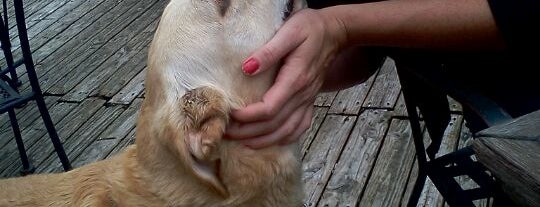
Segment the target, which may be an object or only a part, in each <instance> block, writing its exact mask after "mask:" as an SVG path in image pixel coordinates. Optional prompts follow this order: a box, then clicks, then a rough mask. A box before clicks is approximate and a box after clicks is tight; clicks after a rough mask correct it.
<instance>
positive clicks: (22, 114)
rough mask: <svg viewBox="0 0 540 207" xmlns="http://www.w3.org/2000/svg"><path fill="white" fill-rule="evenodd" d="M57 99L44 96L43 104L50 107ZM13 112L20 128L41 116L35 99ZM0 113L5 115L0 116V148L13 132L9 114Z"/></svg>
mask: <svg viewBox="0 0 540 207" xmlns="http://www.w3.org/2000/svg"><path fill="white" fill-rule="evenodd" d="M58 99H59V97H55V96H46V97H44V100H45V105H46V106H47V108H48V109H50V108H51V107H52V106H53V105H54V104H56V101H58ZM49 113H50V112H49ZM15 114H16V117H17V122H18V123H19V128H20V129H21V130H23V129H24V128H25V127H26V126H28V125H30V123H32V122H33V121H34V120H36V119H37V118H40V117H41V114H40V113H39V109H38V107H37V104H36V102H35V101H30V102H28V103H27V104H26V105H25V106H24V107H23V108H21V109H16V110H15ZM2 115H5V116H2V118H0V126H1V127H0V129H1V131H0V137H2V139H0V148H1V147H2V146H4V145H5V144H6V143H7V141H8V140H9V139H7V137H8V136H11V135H12V133H13V129H12V128H11V122H10V120H9V116H8V115H7V113H4V114H2ZM6 133H7V134H6ZM8 134H11V135H8Z"/></svg>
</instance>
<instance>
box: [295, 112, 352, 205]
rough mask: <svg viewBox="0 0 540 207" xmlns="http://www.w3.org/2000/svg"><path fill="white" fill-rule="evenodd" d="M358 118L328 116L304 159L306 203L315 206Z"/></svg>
mask: <svg viewBox="0 0 540 207" xmlns="http://www.w3.org/2000/svg"><path fill="white" fill-rule="evenodd" d="M355 121H356V117H352V116H336V115H328V116H326V118H325V119H324V122H323V123H322V125H321V128H320V130H319V132H318V133H317V136H316V137H315V140H314V141H313V143H312V144H311V147H310V150H309V152H308V153H307V154H306V156H305V157H304V159H303V162H304V163H303V171H304V174H303V178H302V180H303V181H304V190H305V192H306V193H305V195H306V198H305V203H306V205H307V206H315V205H316V203H317V201H318V200H319V198H320V196H321V194H322V192H323V190H324V188H325V186H326V183H327V182H328V179H329V178H330V175H331V173H332V169H333V168H334V164H335V163H336V161H337V160H338V156H339V154H340V153H341V150H342V148H343V147H344V145H345V143H346V142H347V138H348V137H349V133H350V131H351V130H352V127H353V125H354V122H355Z"/></svg>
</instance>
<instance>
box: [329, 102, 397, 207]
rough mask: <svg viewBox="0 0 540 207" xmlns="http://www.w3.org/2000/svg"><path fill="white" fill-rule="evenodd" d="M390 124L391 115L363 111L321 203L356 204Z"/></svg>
mask: <svg viewBox="0 0 540 207" xmlns="http://www.w3.org/2000/svg"><path fill="white" fill-rule="evenodd" d="M389 124H390V114H389V113H388V112H381V111H377V110H366V111H364V112H362V113H361V114H360V116H359V117H358V120H357V122H356V125H355V127H354V129H353V132H352V134H351V135H350V136H349V140H348V142H347V145H346V147H345V149H344V150H343V153H342V154H341V156H340V157H339V161H338V162H337V163H336V166H335V167H334V172H333V174H332V176H331V178H330V180H329V181H328V184H327V186H326V188H325V189H324V192H323V196H322V198H321V201H320V202H319V206H355V205H356V203H357V202H358V200H360V198H361V197H360V195H361V194H362V190H363V188H364V186H365V185H366V183H367V182H368V178H369V173H370V172H371V171H370V170H366V169H372V168H373V165H374V164H375V159H376V157H377V153H378V152H379V149H380V148H381V145H382V142H383V139H384V136H385V134H386V131H387V129H388V126H389Z"/></svg>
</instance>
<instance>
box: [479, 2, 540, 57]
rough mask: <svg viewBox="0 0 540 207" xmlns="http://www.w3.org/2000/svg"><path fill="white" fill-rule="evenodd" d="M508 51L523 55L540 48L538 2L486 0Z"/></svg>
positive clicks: (539, 12) (539, 7) (539, 10)
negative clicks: (527, 51)
mask: <svg viewBox="0 0 540 207" xmlns="http://www.w3.org/2000/svg"><path fill="white" fill-rule="evenodd" d="M488 3H489V6H490V9H491V12H492V13H493V17H494V18H495V22H496V24H497V27H498V29H499V31H500V32H501V34H502V36H503V38H504V41H505V42H506V44H507V46H508V49H509V50H510V51H513V52H517V53H523V52H525V51H526V50H533V51H537V50H538V47H540V44H539V42H540V41H539V39H540V28H539V27H540V21H539V19H540V1H539V0H488Z"/></svg>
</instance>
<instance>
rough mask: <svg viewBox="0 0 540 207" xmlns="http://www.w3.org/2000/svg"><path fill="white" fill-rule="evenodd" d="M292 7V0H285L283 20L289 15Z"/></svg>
mask: <svg viewBox="0 0 540 207" xmlns="http://www.w3.org/2000/svg"><path fill="white" fill-rule="evenodd" d="M293 9H294V0H288V1H287V7H285V11H283V20H286V19H287V18H289V16H291V14H292V12H293Z"/></svg>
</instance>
